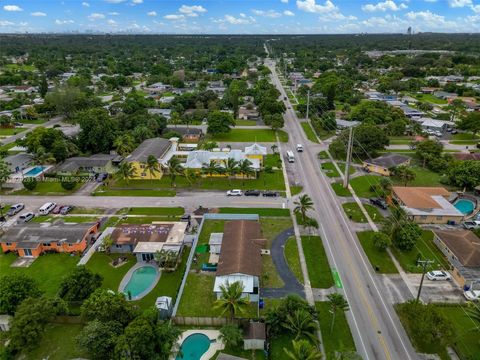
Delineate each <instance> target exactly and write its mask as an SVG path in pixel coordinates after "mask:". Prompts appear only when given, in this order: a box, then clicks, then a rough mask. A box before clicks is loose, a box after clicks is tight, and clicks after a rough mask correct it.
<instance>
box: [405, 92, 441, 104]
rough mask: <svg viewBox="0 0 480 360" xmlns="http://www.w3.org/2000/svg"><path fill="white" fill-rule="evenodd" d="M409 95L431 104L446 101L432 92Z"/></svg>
mask: <svg viewBox="0 0 480 360" xmlns="http://www.w3.org/2000/svg"><path fill="white" fill-rule="evenodd" d="M410 95H412V96H413V97H414V98H415V99H418V100H421V101H426V102H429V103H432V104H437V105H442V104H446V103H447V100H444V99H440V98H438V97H436V96H435V95H433V94H410Z"/></svg>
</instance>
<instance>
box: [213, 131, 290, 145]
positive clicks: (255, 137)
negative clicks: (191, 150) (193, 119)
mask: <svg viewBox="0 0 480 360" xmlns="http://www.w3.org/2000/svg"><path fill="white" fill-rule="evenodd" d="M278 138H279V140H280V141H281V142H287V141H288V134H287V133H286V132H285V131H283V130H278ZM208 140H210V141H219V142H252V143H253V142H277V138H276V136H275V131H273V130H270V129H232V130H231V131H230V132H229V133H227V134H219V135H214V136H208Z"/></svg>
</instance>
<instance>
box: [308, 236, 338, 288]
mask: <svg viewBox="0 0 480 360" xmlns="http://www.w3.org/2000/svg"><path fill="white" fill-rule="evenodd" d="M302 247H303V252H304V254H305V261H306V263H307V270H308V276H309V278H310V283H311V285H312V287H314V288H321V289H328V288H329V287H331V286H333V284H334V281H333V276H332V272H331V270H330V265H329V264H328V259H327V255H326V254H325V249H324V247H323V244H322V239H321V238H320V236H302Z"/></svg>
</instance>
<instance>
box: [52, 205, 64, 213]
mask: <svg viewBox="0 0 480 360" xmlns="http://www.w3.org/2000/svg"><path fill="white" fill-rule="evenodd" d="M62 208H63V205H57V206H55V209H53V210H52V214H60V211H61V210H62Z"/></svg>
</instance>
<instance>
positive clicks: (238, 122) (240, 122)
mask: <svg viewBox="0 0 480 360" xmlns="http://www.w3.org/2000/svg"><path fill="white" fill-rule="evenodd" d="M235 126H257V122H256V121H255V120H241V119H237V120H235Z"/></svg>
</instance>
